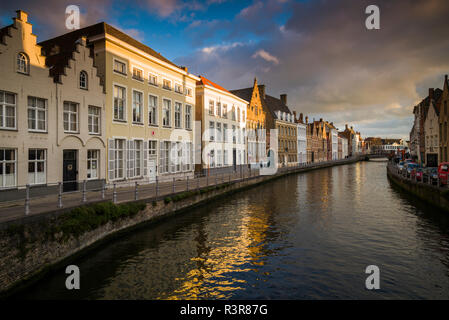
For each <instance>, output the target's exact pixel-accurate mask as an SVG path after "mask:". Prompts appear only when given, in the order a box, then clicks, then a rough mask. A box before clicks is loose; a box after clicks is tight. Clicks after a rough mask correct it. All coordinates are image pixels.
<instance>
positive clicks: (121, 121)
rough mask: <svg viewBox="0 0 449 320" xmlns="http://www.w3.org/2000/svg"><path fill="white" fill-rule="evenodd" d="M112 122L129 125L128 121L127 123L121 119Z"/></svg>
mask: <svg viewBox="0 0 449 320" xmlns="http://www.w3.org/2000/svg"><path fill="white" fill-rule="evenodd" d="M112 122H116V123H121V124H125V123H128V121H126V120H120V119H113V120H112Z"/></svg>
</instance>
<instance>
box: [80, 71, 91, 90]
mask: <svg viewBox="0 0 449 320" xmlns="http://www.w3.org/2000/svg"><path fill="white" fill-rule="evenodd" d="M82 75H84V77H85V78H84V85H83V84H82V83H83V79H82V78H81V76H82ZM88 79H89V77H88V75H87V72H86V71H84V70H82V71H81V72H80V77H79V79H78V80H79V82H78V85H79V88H80V89H83V90H88V89H89V82H88Z"/></svg>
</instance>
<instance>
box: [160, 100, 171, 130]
mask: <svg viewBox="0 0 449 320" xmlns="http://www.w3.org/2000/svg"><path fill="white" fill-rule="evenodd" d="M165 101H168V102H169V105H168V119H167V121H165V115H166V110H167V108H166V107H165ZM171 106H172V100H171V99H167V98H162V126H163V127H167V128H170V127H171Z"/></svg>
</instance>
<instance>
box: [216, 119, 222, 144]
mask: <svg viewBox="0 0 449 320" xmlns="http://www.w3.org/2000/svg"><path fill="white" fill-rule="evenodd" d="M221 141H222V137H221V123H219V122H217V142H221Z"/></svg>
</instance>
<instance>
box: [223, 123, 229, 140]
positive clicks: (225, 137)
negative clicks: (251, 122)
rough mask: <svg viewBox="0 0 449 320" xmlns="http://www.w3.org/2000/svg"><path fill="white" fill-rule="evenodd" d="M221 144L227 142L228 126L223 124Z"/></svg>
mask: <svg viewBox="0 0 449 320" xmlns="http://www.w3.org/2000/svg"><path fill="white" fill-rule="evenodd" d="M223 137H224V139H223V142H228V124H227V123H223Z"/></svg>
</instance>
